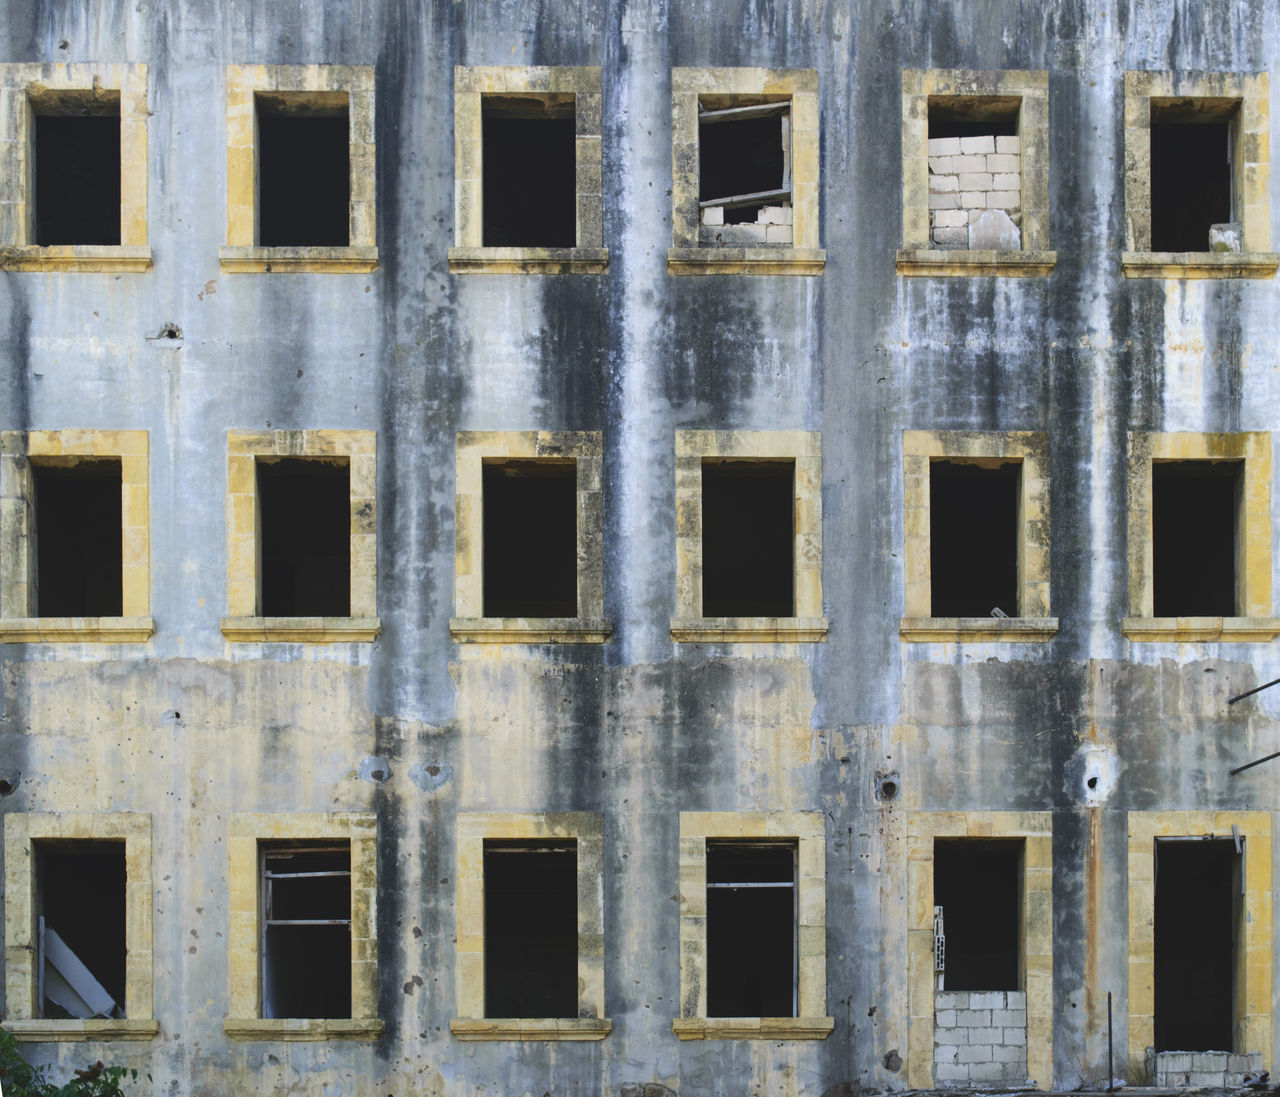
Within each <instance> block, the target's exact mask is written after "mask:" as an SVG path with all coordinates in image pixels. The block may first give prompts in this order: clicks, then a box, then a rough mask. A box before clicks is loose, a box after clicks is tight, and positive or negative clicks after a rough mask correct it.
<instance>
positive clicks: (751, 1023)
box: [671, 1017, 835, 1040]
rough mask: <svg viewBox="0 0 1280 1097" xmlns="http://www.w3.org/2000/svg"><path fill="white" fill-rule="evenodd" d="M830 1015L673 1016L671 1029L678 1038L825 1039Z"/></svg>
mask: <svg viewBox="0 0 1280 1097" xmlns="http://www.w3.org/2000/svg"><path fill="white" fill-rule="evenodd" d="M834 1027H835V1021H834V1020H833V1019H832V1018H830V1017H677V1018H676V1019H675V1020H674V1021H672V1022H671V1031H672V1032H674V1033H675V1034H676V1035H677V1036H679V1037H680V1039H681V1040H825V1039H826V1038H827V1037H828V1036H829V1035H830V1034H831V1030H832V1029H833V1028H834Z"/></svg>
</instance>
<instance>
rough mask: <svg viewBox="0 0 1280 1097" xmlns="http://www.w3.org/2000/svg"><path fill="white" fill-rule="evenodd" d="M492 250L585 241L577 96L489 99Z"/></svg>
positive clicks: (484, 109) (488, 228) (485, 115)
mask: <svg viewBox="0 0 1280 1097" xmlns="http://www.w3.org/2000/svg"><path fill="white" fill-rule="evenodd" d="M480 109H481V128H482V131H483V156H484V228H483V232H484V246H485V247H487V248H494V247H499V248H502V247H506V248H521V247H534V248H572V247H575V246H576V245H577V242H578V187H577V182H578V180H577V149H576V140H575V135H574V129H575V126H574V98H573V96H571V95H570V96H554V97H551V98H549V99H544V98H533V97H528V98H522V97H518V96H489V95H486V96H484V97H482V99H481V107H480Z"/></svg>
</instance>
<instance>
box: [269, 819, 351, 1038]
mask: <svg viewBox="0 0 1280 1097" xmlns="http://www.w3.org/2000/svg"><path fill="white" fill-rule="evenodd" d="M259 850H260V853H261V857H262V912H263V918H262V1016H263V1017H320V1018H323V1017H330V1018H335V1017H350V1016H351V844H350V842H335V843H332V844H329V843H326V844H324V845H306V844H298V845H294V844H287V843H277V842H264V843H262V844H261V845H260V846H259Z"/></svg>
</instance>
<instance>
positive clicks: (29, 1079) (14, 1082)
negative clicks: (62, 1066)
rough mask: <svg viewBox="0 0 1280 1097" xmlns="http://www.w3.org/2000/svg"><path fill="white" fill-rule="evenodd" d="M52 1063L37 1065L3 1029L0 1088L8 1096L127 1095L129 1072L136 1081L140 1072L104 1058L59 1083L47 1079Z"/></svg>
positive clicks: (0, 1055) (90, 1096) (75, 1096)
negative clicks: (124, 1081) (105, 1061)
mask: <svg viewBox="0 0 1280 1097" xmlns="http://www.w3.org/2000/svg"><path fill="white" fill-rule="evenodd" d="M48 1069H49V1068H48V1067H33V1066H32V1065H31V1064H30V1063H28V1062H27V1061H26V1060H25V1059H24V1058H23V1057H22V1052H21V1051H19V1050H18V1041H17V1040H15V1039H14V1038H13V1036H12V1035H11V1034H10V1033H8V1032H5V1031H4V1030H3V1029H0V1088H3V1090H4V1097H126V1094H125V1092H124V1090H123V1089H121V1088H120V1081H121V1079H122V1078H124V1077H125V1075H128V1076H129V1079H130V1081H136V1080H137V1078H138V1072H137V1071H136V1070H128V1069H126V1068H125V1067H105V1066H103V1065H102V1062H101V1060H99V1061H98V1062H96V1063H94V1064H93V1065H92V1066H89V1067H86V1068H85V1069H84V1070H77V1071H75V1073H74V1076H73V1077H72V1079H71V1081H69V1082H67V1083H66V1084H65V1085H61V1086H59V1085H56V1084H55V1083H53V1082H50V1081H47V1080H46V1079H45V1076H44V1075H45V1071H46V1070H48Z"/></svg>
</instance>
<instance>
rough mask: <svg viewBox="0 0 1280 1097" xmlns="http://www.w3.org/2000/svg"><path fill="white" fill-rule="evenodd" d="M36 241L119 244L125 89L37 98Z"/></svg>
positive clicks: (43, 244)
mask: <svg viewBox="0 0 1280 1097" xmlns="http://www.w3.org/2000/svg"><path fill="white" fill-rule="evenodd" d="M32 107H33V110H34V114H35V150H34V152H35V183H36V186H35V192H36V193H35V242H36V243H37V244H39V245H41V246H48V245H52V244H98V245H103V244H105V245H119V243H120V93H119V92H99V93H97V94H95V93H93V92H63V93H60V94H56V95H49V96H45V97H42V98H40V99H39V100H37V101H33V103H32Z"/></svg>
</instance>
